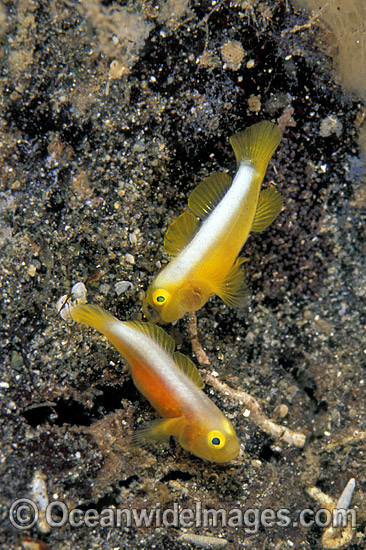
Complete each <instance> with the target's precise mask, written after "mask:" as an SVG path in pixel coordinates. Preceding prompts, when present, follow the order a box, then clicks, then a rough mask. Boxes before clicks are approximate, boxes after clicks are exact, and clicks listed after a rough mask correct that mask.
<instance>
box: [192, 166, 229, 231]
mask: <svg viewBox="0 0 366 550" xmlns="http://www.w3.org/2000/svg"><path fill="white" fill-rule="evenodd" d="M230 185H231V178H230V176H228V175H227V174H226V173H225V172H214V173H213V174H211V175H210V176H207V178H205V179H204V180H203V181H201V183H200V184H198V185H197V187H196V188H195V189H193V191H192V192H191V194H190V195H189V197H188V208H189V209H190V210H192V212H193V213H194V214H196V216H198V217H199V218H201V220H202V219H204V218H206V217H207V216H208V215H209V214H210V212H212V210H213V209H214V208H215V206H217V204H218V203H219V202H220V200H221V199H222V198H223V196H224V195H225V193H226V192H227V190H228V189H229V187H230Z"/></svg>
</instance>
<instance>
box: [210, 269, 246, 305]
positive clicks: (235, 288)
mask: <svg viewBox="0 0 366 550" xmlns="http://www.w3.org/2000/svg"><path fill="white" fill-rule="evenodd" d="M246 261H247V258H238V259H237V260H236V261H235V263H234V264H233V266H232V268H231V270H230V271H229V273H228V275H227V276H226V279H225V280H224V281H222V282H221V283H220V284H218V285H217V286H216V288H215V293H216V294H217V295H218V296H219V297H220V298H221V300H222V301H223V302H225V304H226V305H228V306H231V307H239V306H241V305H243V304H244V302H245V300H246V298H247V296H248V288H247V285H246V283H245V276H244V271H243V270H242V269H240V266H241V265H242V264H243V263H244V262H246Z"/></svg>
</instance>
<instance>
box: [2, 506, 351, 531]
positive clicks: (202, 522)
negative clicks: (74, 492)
mask: <svg viewBox="0 0 366 550" xmlns="http://www.w3.org/2000/svg"><path fill="white" fill-rule="evenodd" d="M9 520H10V522H11V524H12V525H13V527H15V528H16V529H22V530H23V529H30V528H32V527H33V526H34V525H36V523H37V522H40V521H42V522H46V523H47V524H48V526H49V527H50V528H51V529H56V528H59V527H64V526H65V525H70V527H73V528H80V527H89V528H94V527H98V526H100V527H111V528H113V527H117V528H118V527H137V528H139V527H144V528H146V527H151V528H156V527H183V528H192V527H203V528H205V527H222V528H242V529H244V531H245V532H246V533H248V534H251V533H257V532H258V530H259V529H260V528H261V527H264V528H266V527H267V528H270V527H283V528H286V527H289V526H291V527H297V526H299V527H307V528H308V527H311V526H312V525H317V526H318V527H322V528H324V527H329V526H334V527H339V526H345V525H346V524H347V522H348V521H349V520H350V521H351V522H352V525H356V513H355V511H354V510H342V509H337V510H334V511H333V512H330V511H329V510H327V509H325V508H322V509H320V510H317V511H314V510H311V509H304V510H300V511H298V512H297V513H294V512H291V511H290V510H289V509H288V508H280V509H278V510H274V509H271V508H265V509H260V508H231V509H225V508H218V509H215V508H205V507H204V506H203V505H202V503H201V502H197V503H196V505H195V506H194V507H193V508H184V507H182V506H180V505H179V504H178V503H174V504H173V506H172V507H170V508H163V507H162V505H161V504H160V503H157V504H156V505H155V506H154V507H152V508H141V509H137V508H114V507H111V508H104V509H103V510H101V511H98V510H96V509H94V508H90V509H88V510H81V509H79V508H73V509H68V507H67V505H66V504H65V503H64V502H62V501H60V500H55V501H53V502H51V503H50V504H48V506H47V507H46V508H44V509H42V510H40V509H39V506H38V504H37V503H36V502H35V501H33V500H31V499H29V498H20V499H18V500H16V501H14V502H13V504H12V505H11V507H10V509H9Z"/></svg>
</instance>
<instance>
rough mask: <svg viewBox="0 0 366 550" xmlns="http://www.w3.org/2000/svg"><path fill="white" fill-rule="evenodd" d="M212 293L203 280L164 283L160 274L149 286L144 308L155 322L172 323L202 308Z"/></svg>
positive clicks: (146, 314)
mask: <svg viewBox="0 0 366 550" xmlns="http://www.w3.org/2000/svg"><path fill="white" fill-rule="evenodd" d="M211 294H212V292H210V290H209V289H208V288H207V285H204V284H202V283H201V282H200V283H198V282H197V281H188V282H185V283H184V284H183V285H181V286H179V285H178V284H173V283H169V284H168V283H166V282H165V283H164V284H162V282H161V280H160V277H159V276H158V277H157V278H156V279H155V281H154V282H153V283H152V284H151V285H150V287H149V288H148V291H147V293H146V297H145V299H144V301H143V305H142V309H143V312H144V315H145V316H146V317H147V319H148V320H149V321H151V322H153V323H172V322H173V321H177V319H180V318H181V317H183V315H185V314H186V313H187V312H188V311H197V310H198V309H200V308H201V307H202V306H203V305H204V304H205V302H206V301H207V299H208V298H209V296H210V295H211Z"/></svg>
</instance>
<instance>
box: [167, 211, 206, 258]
mask: <svg viewBox="0 0 366 550" xmlns="http://www.w3.org/2000/svg"><path fill="white" fill-rule="evenodd" d="M199 223H200V222H199V220H197V218H196V216H195V215H194V214H192V212H184V213H183V214H181V215H180V216H178V218H176V219H175V220H174V221H173V222H172V223H171V224H170V225H169V227H168V230H167V232H166V235H165V238H164V250H165V252H167V254H172V255H173V256H176V255H177V254H179V252H180V251H181V250H182V249H183V248H184V247H185V246H186V245H187V244H188V243H189V242H191V240H192V238H193V235H194V234H195V233H196V231H197V229H198V226H199Z"/></svg>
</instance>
